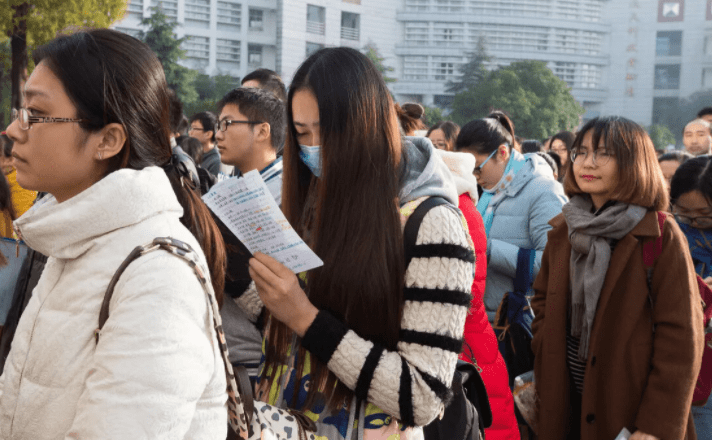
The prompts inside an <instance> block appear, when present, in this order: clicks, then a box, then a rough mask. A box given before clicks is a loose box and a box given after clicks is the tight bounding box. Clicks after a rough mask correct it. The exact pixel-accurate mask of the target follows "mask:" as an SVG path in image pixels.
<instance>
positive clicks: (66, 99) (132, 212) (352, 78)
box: [0, 30, 712, 440]
mask: <svg viewBox="0 0 712 440" xmlns="http://www.w3.org/2000/svg"><path fill="white" fill-rule="evenodd" d="M33 56H34V62H35V66H36V67H35V69H34V71H33V72H32V74H31V76H30V77H29V79H28V80H27V82H26V84H25V87H24V92H23V96H24V104H23V105H24V107H23V108H20V109H15V110H13V121H12V123H11V124H10V125H9V126H8V127H7V131H6V133H5V134H4V135H3V138H2V151H0V153H2V154H1V155H0V167H2V169H3V175H4V176H5V178H4V179H0V211H1V212H2V216H0V233H1V234H2V235H3V236H4V237H8V238H14V239H16V240H21V241H22V242H24V243H25V244H26V245H27V246H28V247H30V248H31V249H32V250H33V253H31V254H30V256H28V257H27V259H28V262H27V264H25V265H24V266H23V271H22V272H21V274H20V276H21V277H23V280H22V282H18V283H17V285H18V287H17V289H16V294H15V298H14V299H13V307H12V313H15V314H16V315H17V316H16V317H15V318H16V319H14V320H12V319H10V317H9V318H8V320H7V321H6V325H5V329H4V330H3V334H2V343H0V355H1V356H2V363H3V365H4V366H3V370H2V376H1V377H0V438H7V439H11V438H12V439H64V438H81V439H95V438H96V439H99V438H101V439H138V438H150V439H183V438H185V439H206V440H207V439H211V440H223V439H226V438H250V439H253V438H254V439H258V438H272V437H269V435H271V434H275V433H276V434H275V435H276V437H275V438H297V437H299V438H304V437H300V436H301V435H302V434H303V435H305V436H306V438H310V439H329V440H331V439H336V440H338V439H344V440H352V439H361V438H363V439H386V438H388V439H405V440H415V439H423V438H425V439H426V440H431V439H430V438H429V437H428V436H425V437H424V430H423V427H425V426H428V425H430V424H432V423H437V422H438V420H439V419H441V418H442V416H443V413H444V412H445V411H447V410H448V407H449V406H448V405H449V404H450V402H451V401H452V400H453V396H454V394H453V389H452V385H453V380H454V378H455V375H456V365H457V362H458V359H460V360H461V361H465V362H468V363H472V364H474V365H475V366H476V368H477V371H478V372H479V373H480V375H481V377H482V379H483V381H484V385H485V388H486V391H487V396H488V400H489V405H490V407H491V410H492V423H491V425H490V426H489V427H487V429H486V430H485V436H486V438H488V439H502V440H509V439H519V438H534V436H537V437H538V438H541V439H611V440H612V439H615V438H623V437H618V436H619V434H621V433H622V432H624V430H626V429H627V430H628V431H629V434H628V435H629V437H625V438H630V439H633V440H649V439H653V440H654V439H696V438H700V439H705V438H712V403H710V399H709V394H710V392H709V388H708V387H707V384H709V383H710V381H711V379H712V378H711V377H710V375H711V374H712V367H711V366H710V365H709V363H705V364H704V365H706V366H707V367H708V369H707V370H705V367H703V361H704V362H708V361H709V360H710V359H709V357H708V356H709V352H710V351H711V350H712V342H710V337H709V336H710V335H709V333H710V331H712V329H711V327H712V324H711V323H710V316H709V313H707V315H705V313H706V311H708V310H709V309H710V304H709V302H710V298H709V297H705V296H704V295H705V292H706V291H705V289H706V288H707V285H708V284H709V285H712V235H710V231H712V156H711V155H710V153H712V135H711V133H710V121H712V108H707V109H703V110H702V111H701V112H700V114H699V115H697V116H696V117H695V118H694V119H692V120H691V122H690V123H689V124H687V126H686V127H685V129H684V133H683V142H684V146H685V151H684V152H683V151H671V152H667V153H665V154H662V152H659V151H656V150H655V148H654V146H653V143H652V141H651V139H650V137H649V136H648V134H647V133H646V132H645V131H644V130H643V129H642V128H641V127H640V126H639V125H638V124H636V123H635V122H632V121H630V120H627V119H625V118H622V117H600V118H595V119H593V120H590V121H588V122H587V123H585V124H584V125H583V126H582V127H581V128H579V129H578V130H577V131H576V132H569V131H562V132H559V133H557V134H555V135H553V136H552V137H551V138H549V139H545V140H527V139H522V138H520V137H518V136H517V135H516V132H515V124H514V123H513V119H514V120H516V115H511V116H513V117H512V118H510V117H509V116H508V115H506V114H505V113H503V112H500V111H493V112H492V113H491V114H490V115H488V116H487V117H485V118H480V119H474V120H472V121H469V122H468V123H466V124H464V125H463V126H462V127H459V126H458V125H457V124H455V123H454V122H451V121H442V122H438V123H436V124H434V125H433V126H431V127H428V126H426V125H425V123H424V121H423V113H424V112H423V107H422V106H420V105H419V104H414V103H407V104H402V105H399V104H397V103H394V101H393V99H392V97H391V94H390V92H389V91H388V88H387V87H386V84H385V82H384V80H383V78H382V76H381V74H380V73H379V72H378V70H377V68H376V67H375V66H374V65H373V63H372V62H371V61H369V59H368V58H367V57H366V56H364V55H363V54H361V53H359V52H358V51H355V50H352V49H347V48H327V49H322V50H320V51H318V52H316V53H314V54H313V55H311V56H310V57H309V58H307V60H306V61H304V63H303V64H302V65H301V66H300V67H299V69H298V70H297V72H296V73H295V75H294V77H293V78H292V80H291V83H290V84H289V87H286V86H285V84H284V83H283V81H282V80H281V78H280V77H279V76H278V75H277V74H276V73H275V72H272V71H269V70H267V69H259V70H257V71H255V72H253V73H251V74H250V75H248V76H246V77H245V78H243V79H242V86H241V87H238V88H236V89H234V90H232V91H230V92H228V93H227V94H226V95H225V96H224V97H223V98H222V100H220V102H219V103H218V105H217V108H215V109H205V111H202V112H200V113H197V114H195V115H190V116H189V117H186V116H184V115H183V110H182V105H181V103H180V101H179V100H178V98H177V97H176V95H175V94H174V93H173V92H171V91H170V90H169V88H168V87H167V84H166V80H165V76H164V72H163V69H162V66H161V64H160V62H159V61H158V58H157V57H156V56H155V54H154V53H153V52H152V51H151V50H150V49H149V48H148V46H146V45H145V44H144V43H142V42H140V41H138V40H136V39H134V38H133V37H130V36H128V35H125V34H122V33H119V32H116V31H112V30H83V31H78V32H76V33H74V34H71V35H66V36H61V37H58V38H56V39H55V40H53V41H51V42H50V43H48V44H47V45H45V46H42V47H40V48H38V49H36V50H35V51H34V54H33ZM251 171H257V172H259V174H260V176H261V177H262V179H263V180H264V182H265V183H266V185H267V188H268V189H269V192H270V194H271V195H272V197H273V198H274V199H275V201H276V203H277V204H278V205H279V206H280V208H281V210H282V211H283V213H284V215H285V217H286V219H287V220H288V221H289V223H290V224H291V225H292V227H293V228H294V230H295V231H296V232H297V233H298V234H299V235H300V236H301V237H302V239H303V240H304V241H305V242H306V243H307V245H308V246H309V247H310V248H311V249H312V250H313V251H314V252H315V253H316V254H317V255H318V256H319V257H320V258H321V260H322V261H323V263H324V264H323V266H321V267H319V268H317V269H313V270H309V271H307V272H305V273H301V274H295V273H293V272H292V271H290V270H289V269H288V268H287V267H286V266H284V265H283V264H282V263H280V262H279V261H277V260H275V259H274V258H272V257H270V256H268V255H266V254H263V253H260V252H257V253H255V254H251V253H250V251H249V250H248V249H247V247H246V246H245V245H244V244H243V243H242V242H241V241H240V240H239V239H238V238H237V237H236V236H235V235H234V234H233V233H232V232H231V231H230V229H229V228H228V226H227V225H226V224H224V223H223V222H222V221H221V220H220V218H218V217H217V216H216V215H215V214H214V213H212V212H211V211H210V210H209V209H208V208H207V206H206V205H205V204H204V203H203V201H202V199H201V196H202V195H204V194H206V193H207V192H208V191H210V189H211V188H212V187H213V186H214V185H216V184H218V183H219V182H221V181H224V180H226V179H240V178H242V176H243V175H245V174H247V173H249V172H251ZM11 225H12V226H13V227H12V228H11V227H10V226H11ZM411 232H412V234H411ZM157 237H170V238H171V239H172V240H173V241H172V242H171V243H169V244H167V245H165V246H159V245H153V246H146V245H148V244H151V243H152V241H153V240H154V239H156V238H157ZM153 243H154V244H155V243H156V242H153ZM141 246H144V247H143V248H142V249H143V250H142V251H141V252H138V253H136V251H134V249H136V248H139V247H141ZM157 247H160V248H161V249H175V248H179V249H182V250H181V251H174V253H176V254H181V255H183V256H184V257H185V256H186V255H189V256H190V264H186V263H185V261H181V259H180V258H177V257H176V256H175V255H171V253H169V252H150V251H151V250H153V249H155V248H157ZM132 251H134V253H132ZM527 253H530V254H531V255H532V258H531V259H530V260H529V261H530V263H529V267H527V268H525V270H529V272H530V274H531V276H532V279H534V280H535V281H534V282H533V285H532V286H528V287H529V289H530V290H529V292H528V293H529V294H530V298H531V311H530V312H529V313H533V323H531V335H532V339H531V352H532V353H533V364H532V366H531V369H533V372H534V377H535V378H536V385H535V387H536V394H537V407H538V414H539V416H538V418H537V420H536V422H537V423H536V432H534V430H532V429H530V427H527V426H526V424H525V422H524V419H523V418H522V416H521V414H520V410H519V409H517V408H516V405H515V402H514V398H513V392H512V381H513V377H512V371H511V369H510V371H508V365H507V363H506V362H505V359H504V357H503V354H502V352H501V350H502V347H501V344H500V340H501V339H502V337H503V333H502V332H503V331H506V329H502V328H496V329H495V328H493V323H494V322H495V319H496V318H497V316H498V311H500V309H501V307H502V303H503V300H504V298H506V297H507V295H508V293H510V292H512V291H513V290H515V288H516V285H517V273H519V272H521V269H522V265H523V264H525V263H524V261H525V260H524V259H523V258H522V255H525V254H527ZM130 254H131V256H132V257H136V258H138V259H139V261H137V262H135V263H128V262H124V260H125V259H126V258H127V256H129V255H130ZM9 258H12V256H11V255H4V256H3V255H2V254H0V265H3V264H4V263H5V262H6V261H7V259H9ZM39 260H41V261H42V264H32V262H33V261H39ZM127 261H128V260H127ZM196 273H197V274H198V276H196ZM700 280H702V281H700ZM12 281H13V282H15V280H12ZM3 282H4V281H3ZM108 286H111V291H112V292H113V295H111V296H108V295H106V293H107V288H108ZM18 292H19V293H18ZM705 301H707V302H705ZM212 304H218V305H219V307H220V308H219V311H218V309H217V307H216V308H213V307H211V305H212ZM100 314H101V316H102V321H99V319H100ZM97 322H101V323H102V324H101V325H99V327H97ZM104 322H105V325H104V324H103V323H104ZM11 323H13V324H12V325H10V324H11ZM10 327H12V328H10ZM495 327H496V326H495ZM522 355H523V354H522ZM239 371H245V372H246V373H247V376H248V378H249V380H248V383H247V385H245V383H242V384H240V388H239V389H240V392H238V389H237V388H236V385H235V375H236V373H233V372H239ZM238 376H239V375H238ZM245 386H247V388H249V389H251V390H252V391H253V392H254V398H255V402H254V408H253V405H248V404H247V402H248V401H249V400H250V397H249V395H250V394H252V393H249V392H246V388H245ZM240 394H242V395H240ZM248 413H249V414H248ZM474 429H475V431H476V427H475V428H474ZM270 433H271V434H270ZM456 440H457V439H456Z"/></svg>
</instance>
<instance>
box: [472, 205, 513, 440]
mask: <svg viewBox="0 0 712 440" xmlns="http://www.w3.org/2000/svg"><path fill="white" fill-rule="evenodd" d="M459 208H460V210H461V211H462V213H463V214H464V216H465V220H467V227H468V229H469V232H470V236H471V237H472V241H473V242H474V244H475V256H476V261H477V263H476V269H475V281H474V282H473V283H472V307H471V308H470V313H469V314H468V315H467V319H466V321H465V342H466V343H467V344H468V345H469V346H470V347H471V348H472V351H473V353H474V356H475V359H476V360H477V365H478V366H479V367H480V368H481V369H482V379H483V380H484V382H485V388H487V395H488V397H489V402H490V406H491V407H492V426H491V427H489V428H487V430H485V435H486V437H487V440H493V439H494V440H512V439H517V440H518V439H519V428H518V426H517V419H516V418H515V416H514V399H513V398H512V392H511V391H510V389H509V375H508V373H507V367H506V366H505V364H504V359H502V355H501V354H500V353H499V348H498V344H497V338H496V337H495V335H494V330H492V326H491V325H490V323H489V321H488V320H487V313H486V312H485V304H484V302H483V300H482V298H483V296H484V293H485V283H486V279H487V236H486V235H485V225H484V223H483V222H482V216H481V215H480V213H479V212H477V208H476V207H475V204H474V202H473V201H472V199H471V198H470V196H469V195H468V194H467V193H465V194H462V195H460V206H459ZM460 359H462V360H464V361H469V352H468V349H467V347H466V346H465V347H464V348H463V353H462V354H461V355H460Z"/></svg>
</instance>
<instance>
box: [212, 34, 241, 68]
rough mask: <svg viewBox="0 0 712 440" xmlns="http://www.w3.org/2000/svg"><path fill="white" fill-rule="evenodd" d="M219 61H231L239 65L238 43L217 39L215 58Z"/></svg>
mask: <svg viewBox="0 0 712 440" xmlns="http://www.w3.org/2000/svg"><path fill="white" fill-rule="evenodd" d="M216 59H217V60H219V61H232V62H235V63H238V64H239V63H240V42H239V41H237V40H225V39H220V38H218V41H217V56H216Z"/></svg>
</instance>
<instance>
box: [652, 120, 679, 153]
mask: <svg viewBox="0 0 712 440" xmlns="http://www.w3.org/2000/svg"><path fill="white" fill-rule="evenodd" d="M648 134H649V135H650V139H652V141H653V145H655V149H656V150H665V148H667V146H668V145H675V135H674V134H672V131H670V129H669V128H667V127H666V126H665V125H660V124H653V125H651V126H650V127H648Z"/></svg>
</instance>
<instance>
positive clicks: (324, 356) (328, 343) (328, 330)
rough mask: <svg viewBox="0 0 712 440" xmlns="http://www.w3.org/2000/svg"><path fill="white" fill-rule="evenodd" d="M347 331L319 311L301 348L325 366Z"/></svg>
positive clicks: (339, 323)
mask: <svg viewBox="0 0 712 440" xmlns="http://www.w3.org/2000/svg"><path fill="white" fill-rule="evenodd" d="M348 331H349V329H348V328H347V327H346V325H345V324H344V323H343V322H341V321H339V320H338V319H336V318H335V317H334V316H333V315H332V314H331V313H329V312H326V311H324V310H320V311H319V313H318V314H317V315H316V318H314V322H312V324H311V326H309V328H308V329H307V332H306V333H305V334H304V337H303V338H302V347H304V348H305V349H307V350H308V351H309V352H310V353H311V354H312V355H314V356H316V357H317V359H319V360H320V361H322V362H323V363H325V364H328V363H329V360H330V359H331V356H332V355H333V354H334V352H335V351H336V348H337V347H338V346H339V344H340V343H341V340H342V339H344V336H346V332H348Z"/></svg>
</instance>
